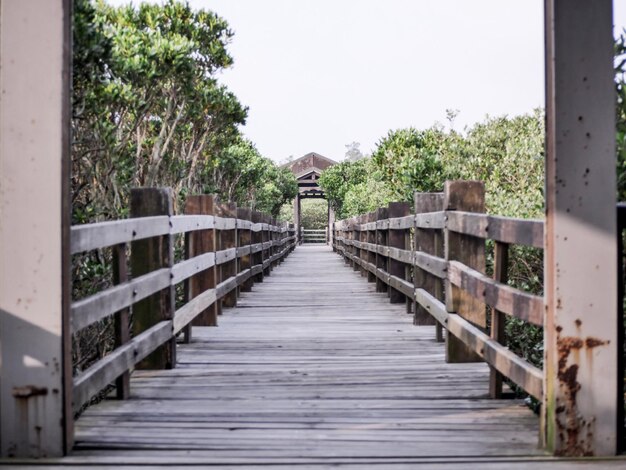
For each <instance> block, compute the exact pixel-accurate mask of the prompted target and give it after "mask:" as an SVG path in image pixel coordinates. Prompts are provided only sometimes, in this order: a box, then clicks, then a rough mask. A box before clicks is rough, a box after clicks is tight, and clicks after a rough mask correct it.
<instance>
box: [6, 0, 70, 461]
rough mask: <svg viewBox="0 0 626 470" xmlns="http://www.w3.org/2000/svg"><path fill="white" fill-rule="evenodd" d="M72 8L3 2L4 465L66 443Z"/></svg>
mask: <svg viewBox="0 0 626 470" xmlns="http://www.w3.org/2000/svg"><path fill="white" fill-rule="evenodd" d="M70 6H71V3H70V1H69V0H28V1H15V0H8V1H7V0H4V1H0V88H1V95H0V220H1V223H0V377H1V379H0V418H1V419H0V421H1V425H0V455H2V456H3V457H14V456H15V457H46V456H59V455H62V454H63V453H64V452H65V451H66V449H67V448H68V446H69V445H71V435H72V434H71V432H72V430H71V419H70V418H71V414H70V413H71V409H72V408H71V406H70V403H68V402H67V398H66V397H68V396H70V393H69V392H70V390H68V383H69V384H71V367H69V368H68V364H67V360H68V359H69V354H68V353H67V349H66V347H69V346H67V345H68V344H69V337H68V336H67V333H68V329H67V326H68V324H69V322H67V312H68V302H69V295H68V294H69V292H68V287H69V256H68V255H67V253H69V251H68V250H67V249H66V248H67V246H68V240H69V204H68V202H69V197H68V194H69V192H68V189H69V173H68V170H69V145H70V141H69V132H70V123H69V117H70V98H69V91H70V53H71V50H70V49H71V47H70V45H71V42H70ZM64 345H66V347H64ZM70 366H71V364H70Z"/></svg>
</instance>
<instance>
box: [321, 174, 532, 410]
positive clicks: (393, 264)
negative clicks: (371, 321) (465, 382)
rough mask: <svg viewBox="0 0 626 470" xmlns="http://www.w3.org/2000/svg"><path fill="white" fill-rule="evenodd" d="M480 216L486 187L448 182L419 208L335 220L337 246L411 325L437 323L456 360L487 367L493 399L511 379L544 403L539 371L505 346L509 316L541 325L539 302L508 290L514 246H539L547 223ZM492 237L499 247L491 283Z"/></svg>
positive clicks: (419, 199) (395, 207)
mask: <svg viewBox="0 0 626 470" xmlns="http://www.w3.org/2000/svg"><path fill="white" fill-rule="evenodd" d="M483 210H484V187H483V186H482V184H481V183H478V182H461V181H455V182H448V183H446V188H445V191H444V193H430V194H416V195H415V201H414V209H413V211H411V207H410V205H409V204H408V203H393V204H390V205H389V207H388V208H382V209H378V210H377V211H375V212H373V213H370V214H364V215H361V216H357V217H352V218H350V219H345V220H341V221H338V222H335V224H334V227H333V233H334V236H333V249H334V250H335V251H337V252H338V253H339V254H341V255H342V256H343V257H344V259H345V260H346V262H347V263H349V264H351V265H352V266H353V267H354V269H355V270H359V271H361V273H362V275H364V276H367V277H368V280H369V281H370V282H376V284H377V291H379V292H388V293H389V296H390V299H391V301H392V302H406V303H407V310H408V311H412V312H413V314H414V323H415V324H433V323H434V324H436V326H437V329H436V334H437V339H438V340H440V341H441V340H443V332H442V330H444V329H445V330H447V332H448V333H449V334H447V335H446V338H445V339H446V342H447V345H446V355H447V359H448V360H449V361H450V362H466V361H474V360H479V359H480V360H484V361H486V362H487V363H488V364H489V365H490V366H491V368H492V372H491V380H490V394H491V395H492V396H493V397H499V396H501V394H502V377H503V376H506V377H508V378H509V379H510V380H512V381H513V382H514V383H516V384H517V385H518V386H520V387H521V388H523V389H524V390H526V392H528V393H529V394H530V395H533V396H534V397H536V398H538V399H540V400H541V399H542V395H543V371H542V370H541V369H539V368H537V367H536V366H534V365H533V364H531V363H530V362H528V361H526V360H525V359H523V358H521V357H519V356H517V355H516V354H514V353H513V352H512V351H510V350H509V349H508V348H507V347H506V344H505V340H504V316H505V315H508V316H512V317H515V318H518V319H520V320H523V321H525V322H528V323H531V324H534V325H538V326H542V325H543V314H544V301H543V297H542V296H538V295H534V294H532V293H529V292H524V291H522V290H519V289H516V288H514V287H512V286H510V285H508V283H507V281H508V255H509V248H510V246H511V245H523V246H528V247H534V248H543V221H541V220H524V219H516V218H509V217H496V216H491V215H487V214H484V213H482V212H483ZM411 212H413V213H411ZM486 240H492V242H493V244H494V247H495V248H494V266H493V276H487V274H486V258H485V242H486ZM487 312H490V318H487ZM489 320H490V321H489ZM488 326H490V328H488Z"/></svg>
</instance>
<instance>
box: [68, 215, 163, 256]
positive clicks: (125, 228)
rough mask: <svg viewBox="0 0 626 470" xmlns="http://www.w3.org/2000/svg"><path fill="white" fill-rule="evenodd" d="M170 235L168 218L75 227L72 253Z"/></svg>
mask: <svg viewBox="0 0 626 470" xmlns="http://www.w3.org/2000/svg"><path fill="white" fill-rule="evenodd" d="M168 233H170V218H169V217H168V216H152V217H137V218H132V219H124V220H114V221H110V222H98V223H95V224H85V225H74V226H73V227H72V228H71V242H70V251H71V253H72V254H76V253H81V252H83V251H90V250H97V249H99V248H104V247H107V246H113V245H119V244H120V243H127V242H131V241H134V240H143V239H144V238H151V237H157V236H160V235H165V234H168Z"/></svg>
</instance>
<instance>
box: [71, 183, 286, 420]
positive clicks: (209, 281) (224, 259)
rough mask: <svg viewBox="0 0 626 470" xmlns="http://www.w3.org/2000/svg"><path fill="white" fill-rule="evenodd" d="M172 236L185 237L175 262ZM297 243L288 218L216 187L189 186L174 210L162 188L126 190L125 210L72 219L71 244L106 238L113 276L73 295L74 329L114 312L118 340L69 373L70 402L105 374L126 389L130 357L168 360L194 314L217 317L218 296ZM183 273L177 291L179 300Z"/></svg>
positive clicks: (241, 285) (100, 385) (143, 363)
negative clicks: (102, 217)
mask: <svg viewBox="0 0 626 470" xmlns="http://www.w3.org/2000/svg"><path fill="white" fill-rule="evenodd" d="M176 236H183V237H184V241H183V243H182V244H183V248H184V254H185V256H184V260H183V261H180V262H178V263H174V248H175V247H174V238H175V237H176ZM129 245H130V246H129ZM295 246H296V242H295V231H294V228H293V226H287V225H284V224H283V225H277V223H276V221H275V220H273V219H271V218H270V217H268V216H265V215H263V214H260V213H258V212H252V211H250V210H249V209H241V208H240V209H237V208H236V206H235V205H233V204H219V203H218V202H217V201H216V200H215V199H214V198H213V196H190V197H188V198H187V201H186V206H185V215H174V214H173V210H172V197H171V194H170V191H169V190H168V189H152V188H149V189H137V190H133V191H132V194H131V218H129V219H124V220H116V221H111V222H102V223H95V224H87V225H78V226H74V227H72V228H71V253H72V254H78V253H83V252H88V251H91V250H100V249H103V248H107V247H112V248H113V266H114V282H115V284H116V285H114V286H113V287H110V288H107V289H105V290H102V291H101V292H98V293H96V294H94V295H90V296H89V297H86V298H83V299H80V300H75V301H73V303H72V305H71V332H72V333H73V334H76V333H79V332H80V331H81V330H82V329H84V328H86V327H88V326H90V325H92V324H94V323H96V322H98V321H100V320H102V319H104V318H106V317H110V316H112V315H114V318H115V330H116V338H115V340H116V348H115V349H114V350H113V351H112V352H111V353H110V354H108V355H106V356H105V357H103V358H102V359H100V360H99V361H97V362H95V363H94V364H92V365H91V366H90V367H89V368H87V369H86V370H84V371H81V372H79V373H78V374H77V375H75V377H74V379H73V407H74V410H75V411H77V410H80V409H81V407H82V406H83V405H84V404H85V403H86V402H88V401H89V400H90V398H91V397H93V396H94V395H96V394H98V393H99V392H100V391H101V390H103V389H104V388H105V387H107V386H108V385H109V384H111V383H112V382H116V387H117V395H118V397H119V398H125V397H127V396H128V394H129V380H128V378H129V371H131V370H132V369H133V368H135V367H137V368H171V367H174V366H175V364H176V336H177V335H179V334H180V333H184V340H185V341H189V340H190V339H191V326H192V324H193V325H204V326H214V325H217V316H218V315H219V314H220V313H221V308H222V306H234V305H235V304H236V302H237V295H238V292H239V291H247V290H250V289H251V287H252V283H253V282H254V281H262V279H263V276H264V275H269V273H270V271H271V270H272V268H273V267H274V266H275V265H276V264H277V263H280V262H281V261H282V260H283V259H284V258H285V257H286V256H287V255H288V254H289V253H290V252H291V251H292V250H293V249H294V248H295ZM129 248H130V249H129ZM128 253H130V255H129V256H128ZM128 261H129V262H130V263H128ZM128 264H130V272H129V271H128V269H127V265H128ZM130 273H132V275H131V274H130ZM181 283H184V299H183V300H184V301H183V302H182V305H179V306H178V307H176V303H175V301H176V298H175V297H176V291H175V287H176V285H178V284H181ZM180 303H181V302H179V304H180ZM131 312H132V332H131V331H130V327H129V317H130V315H131ZM131 333H132V335H131ZM131 336H132V337H131Z"/></svg>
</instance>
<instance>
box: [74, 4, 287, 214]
mask: <svg viewBox="0 0 626 470" xmlns="http://www.w3.org/2000/svg"><path fill="white" fill-rule="evenodd" d="M74 22H75V28H74V44H75V47H74V54H75V57H74V77H73V78H74V119H73V122H72V125H73V135H74V142H73V149H72V159H73V166H72V169H73V175H72V183H73V185H72V189H73V203H74V221H75V222H79V223H83V222H89V221H95V220H102V219H111V218H119V217H124V216H126V215H127V207H128V195H129V191H130V188H131V187H136V186H170V187H172V188H173V189H174V193H175V195H176V196H177V205H178V207H181V205H182V203H183V201H184V198H185V196H186V195H187V194H192V193H201V192H212V191H216V192H218V193H219V195H220V196H221V197H222V199H224V200H233V201H236V202H238V203H239V204H241V205H249V204H250V205H253V206H255V208H259V209H263V210H267V211H273V212H274V213H276V212H277V211H278V208H279V207H280V205H281V204H282V203H283V202H284V201H285V200H288V199H289V198H291V197H293V195H294V191H293V187H294V184H295V183H294V182H293V181H291V179H290V177H289V175H286V174H285V173H284V172H282V171H281V170H279V169H278V168H276V166H275V165H274V164H273V163H272V162H271V161H270V160H268V159H263V158H262V157H261V156H260V155H258V152H257V151H256V149H253V148H249V147H250V146H251V144H249V143H242V142H244V139H243V138H242V137H241V135H240V131H239V129H238V127H239V126H240V125H241V124H244V123H245V119H246V115H247V108H245V107H244V106H243V105H242V104H241V103H240V102H239V100H238V99H237V97H236V96H235V95H234V94H233V93H231V92H230V91H229V90H228V89H227V88H226V87H224V86H223V85H220V84H219V83H218V81H217V79H216V76H217V73H218V72H219V71H220V70H222V69H224V68H226V67H229V66H230V65H232V63H233V59H232V57H231V56H230V54H229V53H228V50H227V46H228V44H229V42H230V40H231V38H232V36H233V33H232V31H231V30H230V29H229V28H228V24H227V23H226V21H225V20H224V19H222V18H220V17H219V16H218V15H216V14H215V13H213V12H211V11H207V10H194V9H192V8H191V7H190V6H189V4H187V3H183V2H179V1H176V0H168V1H165V2H164V3H163V4H161V5H155V4H147V3H142V4H140V5H138V6H132V5H128V6H122V7H119V8H115V7H112V6H110V5H107V4H106V3H104V1H102V0H98V1H96V2H90V1H89V0H77V1H76V2H75V18H74ZM252 147H253V146H252ZM240 170H241V171H242V173H243V174H242V175H238V174H237V171H240ZM224 176H225V178H223V177H224ZM248 203H249V204H248Z"/></svg>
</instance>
